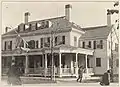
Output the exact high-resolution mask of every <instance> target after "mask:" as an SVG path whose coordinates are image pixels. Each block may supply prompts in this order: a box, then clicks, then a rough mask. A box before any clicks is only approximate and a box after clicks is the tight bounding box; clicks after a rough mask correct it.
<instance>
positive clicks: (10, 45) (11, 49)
mask: <svg viewBox="0 0 120 87" xmlns="http://www.w3.org/2000/svg"><path fill="white" fill-rule="evenodd" d="M10 50H12V41H10Z"/></svg>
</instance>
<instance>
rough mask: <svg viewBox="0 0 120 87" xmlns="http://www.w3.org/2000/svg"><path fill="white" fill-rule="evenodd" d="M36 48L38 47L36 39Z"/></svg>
mask: <svg viewBox="0 0 120 87" xmlns="http://www.w3.org/2000/svg"><path fill="white" fill-rule="evenodd" d="M36 48H38V40H37V41H36Z"/></svg>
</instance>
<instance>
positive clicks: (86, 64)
mask: <svg viewBox="0 0 120 87" xmlns="http://www.w3.org/2000/svg"><path fill="white" fill-rule="evenodd" d="M87 56H88V55H87V54H86V55H85V63H86V64H85V68H86V73H87V75H88V67H87Z"/></svg>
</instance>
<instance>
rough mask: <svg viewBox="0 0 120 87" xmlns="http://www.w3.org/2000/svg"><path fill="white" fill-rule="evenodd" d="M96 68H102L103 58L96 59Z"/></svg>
mask: <svg viewBox="0 0 120 87" xmlns="http://www.w3.org/2000/svg"><path fill="white" fill-rule="evenodd" d="M96 67H101V58H96Z"/></svg>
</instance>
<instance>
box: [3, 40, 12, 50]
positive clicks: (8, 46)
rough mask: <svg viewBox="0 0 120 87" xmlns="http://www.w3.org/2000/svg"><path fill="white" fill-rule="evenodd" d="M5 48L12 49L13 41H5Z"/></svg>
mask: <svg viewBox="0 0 120 87" xmlns="http://www.w3.org/2000/svg"><path fill="white" fill-rule="evenodd" d="M4 49H5V50H12V41H5V46H4Z"/></svg>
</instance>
